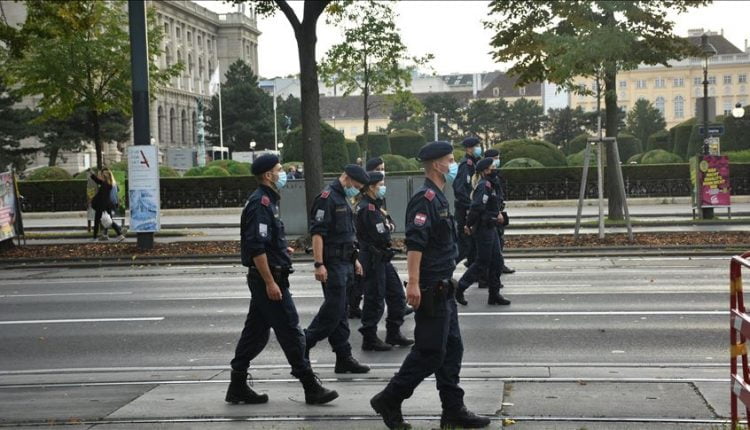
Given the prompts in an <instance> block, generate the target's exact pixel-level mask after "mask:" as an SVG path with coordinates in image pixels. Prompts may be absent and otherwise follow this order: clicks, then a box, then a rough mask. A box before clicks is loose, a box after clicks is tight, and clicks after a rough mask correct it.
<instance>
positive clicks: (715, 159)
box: [699, 155, 730, 208]
mask: <svg viewBox="0 0 750 430" xmlns="http://www.w3.org/2000/svg"><path fill="white" fill-rule="evenodd" d="M699 170H700V193H701V206H702V207H704V208H705V207H726V206H729V196H730V189H729V158H727V156H725V155H704V156H703V159H702V160H701V162H700V164H699Z"/></svg>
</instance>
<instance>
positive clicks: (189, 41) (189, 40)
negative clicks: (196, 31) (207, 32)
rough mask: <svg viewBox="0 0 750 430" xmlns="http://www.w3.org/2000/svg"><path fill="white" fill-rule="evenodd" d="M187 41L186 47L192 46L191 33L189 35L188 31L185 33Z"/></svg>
mask: <svg viewBox="0 0 750 430" xmlns="http://www.w3.org/2000/svg"><path fill="white" fill-rule="evenodd" d="M187 40H188V45H192V44H193V37H192V33H190V32H189V31H188V32H187Z"/></svg>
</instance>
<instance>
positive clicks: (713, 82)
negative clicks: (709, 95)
mask: <svg viewBox="0 0 750 430" xmlns="http://www.w3.org/2000/svg"><path fill="white" fill-rule="evenodd" d="M708 84H709V85H716V76H709V77H708Z"/></svg>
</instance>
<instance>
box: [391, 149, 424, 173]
mask: <svg viewBox="0 0 750 430" xmlns="http://www.w3.org/2000/svg"><path fill="white" fill-rule="evenodd" d="M381 158H383V163H385V168H386V171H387V172H388V173H389V174H390V173H391V172H409V171H414V170H419V169H420V168H421V167H422V166H421V165H420V164H415V163H413V162H411V161H409V159H407V158H406V157H402V156H400V155H395V154H385V155H382V156H381Z"/></svg>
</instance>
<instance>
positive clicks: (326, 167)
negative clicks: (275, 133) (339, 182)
mask: <svg viewBox="0 0 750 430" xmlns="http://www.w3.org/2000/svg"><path fill="white" fill-rule="evenodd" d="M320 141H321V144H322V148H321V151H322V152H323V171H325V172H341V171H342V170H343V169H344V166H346V165H347V164H349V151H348V150H347V148H346V143H344V135H343V134H342V133H341V132H340V131H338V130H336V129H335V128H333V127H331V126H330V125H328V123H326V122H324V121H321V123H320ZM282 158H283V159H284V160H304V157H303V156H302V128H301V127H297V128H295V129H294V130H292V131H290V132H289V134H288V135H287V137H286V142H284V148H283V150H282Z"/></svg>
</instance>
